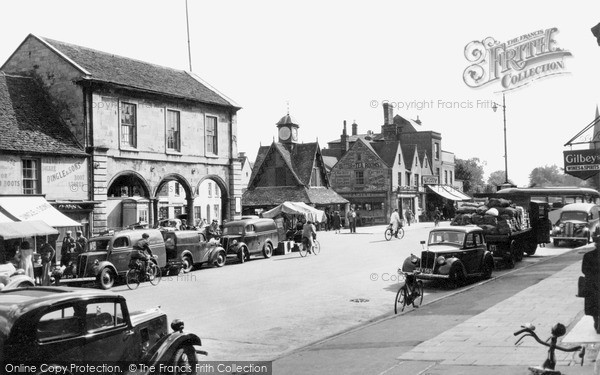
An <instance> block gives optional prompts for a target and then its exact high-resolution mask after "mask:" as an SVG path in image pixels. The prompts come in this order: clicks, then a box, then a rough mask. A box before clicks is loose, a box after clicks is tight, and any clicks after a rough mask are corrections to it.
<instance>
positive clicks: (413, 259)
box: [410, 255, 419, 264]
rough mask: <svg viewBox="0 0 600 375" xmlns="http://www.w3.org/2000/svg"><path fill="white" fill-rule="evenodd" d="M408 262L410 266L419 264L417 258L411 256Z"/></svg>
mask: <svg viewBox="0 0 600 375" xmlns="http://www.w3.org/2000/svg"><path fill="white" fill-rule="evenodd" d="M410 262H411V263H412V264H417V263H418V262H419V258H417V257H416V256H414V255H413V256H412V257H410Z"/></svg>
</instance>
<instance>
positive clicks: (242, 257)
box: [238, 247, 248, 263]
mask: <svg viewBox="0 0 600 375" xmlns="http://www.w3.org/2000/svg"><path fill="white" fill-rule="evenodd" d="M238 259H239V260H240V263H244V262H245V261H247V260H248V259H247V255H246V248H245V247H242V248H241V249H240V250H238Z"/></svg>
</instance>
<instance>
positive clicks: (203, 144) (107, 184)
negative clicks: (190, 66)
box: [0, 34, 241, 233]
mask: <svg viewBox="0 0 600 375" xmlns="http://www.w3.org/2000/svg"><path fill="white" fill-rule="evenodd" d="M0 70H3V71H5V72H7V73H14V74H21V75H26V76H29V77H32V78H34V79H36V80H37V81H39V82H40V83H41V84H42V86H43V87H44V90H45V91H46V93H47V94H48V96H49V97H50V98H51V100H52V103H53V105H54V107H55V108H56V109H57V112H58V114H59V116H60V118H61V119H62V121H63V122H64V123H65V124H66V125H67V126H68V128H69V129H70V131H71V133H72V134H73V135H74V137H75V139H76V140H77V142H79V144H81V145H82V146H83V147H84V149H85V150H86V152H87V153H88V154H89V160H90V162H89V164H88V165H89V167H90V168H89V175H88V178H87V180H86V181H82V182H80V184H79V185H78V189H79V190H81V191H82V192H84V194H85V195H86V197H87V199H89V200H90V201H94V202H96V206H95V209H94V211H93V222H92V228H93V232H95V233H98V232H100V231H102V230H104V229H106V228H115V227H116V228H118V227H123V226H127V225H129V224H132V223H135V222H139V221H145V222H148V223H149V224H150V225H153V224H154V223H155V222H156V220H157V219H158V216H159V210H160V209H161V207H160V206H159V192H161V190H163V187H164V186H166V185H168V184H169V183H170V182H176V183H178V184H179V187H180V189H181V190H182V195H183V196H184V199H185V210H184V211H185V212H182V213H185V214H187V215H188V221H190V222H193V221H195V220H194V210H195V208H194V200H195V198H197V197H198V195H199V187H200V185H201V184H202V183H203V182H204V181H207V180H208V181H210V182H213V183H214V184H215V185H217V186H218V188H219V193H220V197H219V198H220V202H221V204H220V208H219V210H220V211H221V212H220V214H221V217H222V218H228V219H230V218H235V217H236V216H239V215H240V214H241V184H240V162H239V159H238V158H237V142H236V136H237V121H236V114H237V111H238V110H239V109H240V107H239V106H237V105H236V104H235V103H234V102H233V101H232V100H230V99H228V98H227V97H226V96H225V95H223V94H221V93H219V92H218V91H217V90H216V89H214V88H212V87H211V86H210V85H208V84H207V83H205V82H203V81H202V80H201V79H200V78H199V77H198V76H196V75H195V74H193V73H190V72H186V71H183V70H176V69H171V68H167V67H162V66H157V65H154V64H150V63H146V62H142V61H138V60H134V59H130V58H126V57H121V56H116V55H113V54H110V53H105V52H100V51H96V50H93V49H90V48H86V47H81V46H76V45H72V44H68V43H64V42H60V41H56V40H51V39H47V38H42V37H38V36H35V35H32V34H30V35H29V36H27V38H25V40H24V41H23V42H22V43H21V44H20V45H19V46H18V48H17V49H16V50H15V52H14V53H13V54H12V55H11V56H10V57H9V59H8V60H7V61H6V62H5V63H4V65H2V67H1V68H0ZM173 186H174V185H173Z"/></svg>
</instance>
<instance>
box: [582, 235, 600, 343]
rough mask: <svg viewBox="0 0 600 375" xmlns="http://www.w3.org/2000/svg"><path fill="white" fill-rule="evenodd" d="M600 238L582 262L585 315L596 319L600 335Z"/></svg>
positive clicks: (596, 238)
mask: <svg viewBox="0 0 600 375" xmlns="http://www.w3.org/2000/svg"><path fill="white" fill-rule="evenodd" d="M599 240H600V237H598V236H595V237H594V242H595V247H594V250H592V251H588V252H587V253H585V254H584V255H583V259H582V260H581V272H583V274H584V276H585V291H584V293H583V294H584V297H585V298H584V309H583V311H584V313H585V315H591V316H592V317H593V318H594V329H595V330H596V333H600V264H599V263H598V262H600V259H599V256H598V255H599V254H598V253H599V252H600V249H599V247H600V243H599Z"/></svg>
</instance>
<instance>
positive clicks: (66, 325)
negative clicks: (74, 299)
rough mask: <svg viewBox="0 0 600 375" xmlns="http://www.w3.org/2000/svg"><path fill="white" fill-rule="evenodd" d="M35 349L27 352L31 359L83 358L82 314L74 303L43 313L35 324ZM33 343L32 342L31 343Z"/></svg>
mask: <svg viewBox="0 0 600 375" xmlns="http://www.w3.org/2000/svg"><path fill="white" fill-rule="evenodd" d="M35 327H36V328H35V329H36V332H35V335H36V341H37V343H38V345H37V348H36V349H35V351H33V352H30V353H28V354H29V355H30V356H31V357H30V358H29V359H32V360H36V359H37V360H42V361H43V360H47V359H48V358H52V359H53V360H55V361H57V362H58V361H67V362H71V363H72V362H77V361H82V360H83V359H85V358H86V357H85V355H84V351H83V344H84V342H85V338H84V331H83V315H82V314H81V311H80V310H79V309H78V308H77V306H76V305H72V304H69V305H63V306H59V307H54V308H52V309H51V310H49V311H48V312H46V313H44V314H43V315H42V316H41V317H40V319H39V321H38V322H37V324H36V325H35ZM32 344H33V343H32Z"/></svg>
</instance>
